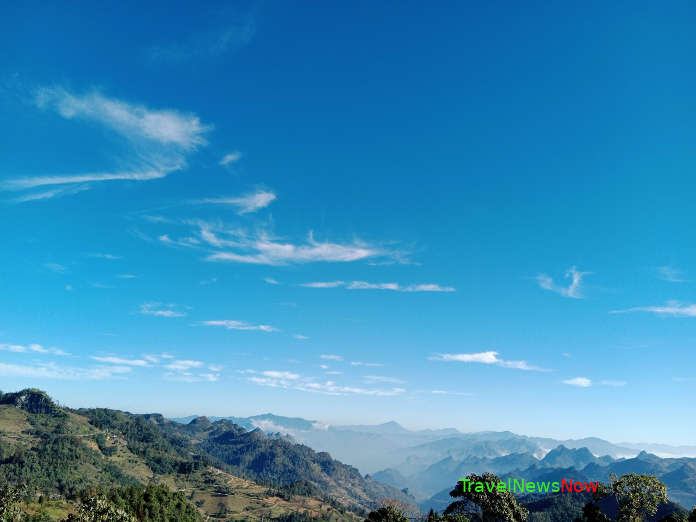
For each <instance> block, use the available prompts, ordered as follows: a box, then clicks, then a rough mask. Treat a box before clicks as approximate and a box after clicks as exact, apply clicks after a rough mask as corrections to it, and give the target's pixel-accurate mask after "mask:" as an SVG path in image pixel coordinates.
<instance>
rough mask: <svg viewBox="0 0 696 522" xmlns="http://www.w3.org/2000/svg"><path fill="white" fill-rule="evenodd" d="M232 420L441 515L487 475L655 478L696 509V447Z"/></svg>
mask: <svg viewBox="0 0 696 522" xmlns="http://www.w3.org/2000/svg"><path fill="white" fill-rule="evenodd" d="M231 419H233V420H234V422H235V423H237V424H239V425H240V426H245V427H247V428H248V429H253V428H261V429H263V430H264V431H266V432H268V433H276V434H282V435H283V436H285V437H290V438H291V439H292V440H294V441H297V442H301V443H303V444H306V445H307V446H309V447H311V448H313V449H314V450H316V451H326V452H329V453H331V455H333V456H334V457H335V458H338V459H339V460H341V461H343V462H347V463H349V464H351V465H353V466H356V467H357V468H358V469H360V471H361V472H363V473H367V474H368V475H369V476H370V477H371V478H373V479H375V480H377V481H379V482H383V483H386V484H390V485H392V486H394V487H395V488H398V489H404V488H405V489H406V490H407V491H408V492H409V493H410V494H411V495H413V496H414V497H415V498H416V499H417V500H418V501H419V502H420V506H421V507H422V508H426V509H430V507H436V508H442V507H443V506H442V503H441V502H440V503H438V502H436V501H432V500H431V499H432V498H437V497H438V495H440V493H441V492H442V491H446V492H447V493H448V492H449V491H450V490H451V488H452V486H453V484H454V483H455V482H456V481H457V480H458V479H460V478H463V477H465V476H466V475H468V474H469V473H482V472H492V473H495V474H498V475H499V476H504V477H507V476H511V477H518V478H525V479H527V480H541V479H544V480H546V479H547V478H548V477H556V478H553V480H557V479H558V480H560V478H576V477H577V480H599V481H607V480H608V478H609V475H610V474H611V473H615V474H616V475H618V476H620V475H623V474H626V473H649V474H653V475H656V476H657V477H659V478H660V480H662V481H663V482H665V483H666V485H667V487H668V494H669V498H670V499H672V500H674V501H675V502H679V503H681V504H683V505H685V506H691V505H694V504H696V458H690V457H693V456H696V446H669V445H664V444H648V443H646V444H637V443H612V442H609V441H606V440H604V439H601V438H596V437H588V438H581V439H566V440H560V439H553V438H548V437H533V436H525V435H518V434H515V433H512V432H510V431H502V432H495V431H483V432H474V433H464V432H461V431H459V430H457V429H454V428H445V429H436V430H408V429H406V428H404V427H403V426H401V425H399V424H398V423H396V422H393V421H391V422H386V423H384V424H378V425H347V426H329V425H327V424H324V423H321V422H319V421H314V420H307V419H302V418H290V417H283V416H278V415H273V414H270V413H267V414H263V415H256V416H251V417H244V418H240V417H233V418H231ZM172 420H175V421H183V422H186V421H190V418H184V419H172ZM652 449H655V450H657V451H658V453H659V455H657V454H654V453H650V451H651V450H652ZM445 497H447V498H449V497H448V495H445Z"/></svg>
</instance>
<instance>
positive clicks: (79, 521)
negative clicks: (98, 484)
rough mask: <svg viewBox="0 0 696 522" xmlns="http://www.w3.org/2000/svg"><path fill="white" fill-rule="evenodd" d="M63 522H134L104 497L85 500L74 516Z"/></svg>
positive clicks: (132, 518)
mask: <svg viewBox="0 0 696 522" xmlns="http://www.w3.org/2000/svg"><path fill="white" fill-rule="evenodd" d="M65 522H136V520H135V518H134V517H132V516H131V515H129V514H128V513H126V512H125V511H124V510H122V509H119V508H117V507H115V506H114V505H113V504H111V503H110V502H109V501H108V500H107V499H106V497H104V496H98V497H90V498H88V499H87V500H85V501H84V502H83V503H82V504H80V507H79V509H78V511H77V514H76V515H70V516H69V517H68V518H67V519H66V520H65Z"/></svg>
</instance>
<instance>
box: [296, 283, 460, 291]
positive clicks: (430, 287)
mask: <svg viewBox="0 0 696 522" xmlns="http://www.w3.org/2000/svg"><path fill="white" fill-rule="evenodd" d="M300 286H304V287H307V288H338V287H344V288H346V289H348V290H391V291H394V292H455V291H456V289H455V288H454V287H451V286H441V285H438V284H434V283H426V284H413V285H407V286H401V285H400V284H399V283H368V282H367V281H350V282H345V281H316V282H311V283H303V284H302V285H300Z"/></svg>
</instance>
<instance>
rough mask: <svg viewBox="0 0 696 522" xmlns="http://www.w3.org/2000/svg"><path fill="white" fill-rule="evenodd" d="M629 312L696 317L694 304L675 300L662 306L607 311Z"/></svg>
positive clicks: (611, 312)
mask: <svg viewBox="0 0 696 522" xmlns="http://www.w3.org/2000/svg"><path fill="white" fill-rule="evenodd" d="M630 312H649V313H653V314H657V315H665V316H672V317H696V304H682V303H679V302H677V301H669V302H668V303H667V304H666V305H663V306H637V307H634V308H628V309H626V310H611V311H610V312H609V313H610V314H625V313H630Z"/></svg>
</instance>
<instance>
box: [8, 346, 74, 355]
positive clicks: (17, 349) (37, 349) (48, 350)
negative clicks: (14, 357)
mask: <svg viewBox="0 0 696 522" xmlns="http://www.w3.org/2000/svg"><path fill="white" fill-rule="evenodd" d="M0 351H3V352H13V353H41V354H47V355H70V354H69V353H68V352H65V351H63V350H60V349H58V348H52V347H44V346H42V345H40V344H27V345H23V344H6V343H0Z"/></svg>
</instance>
